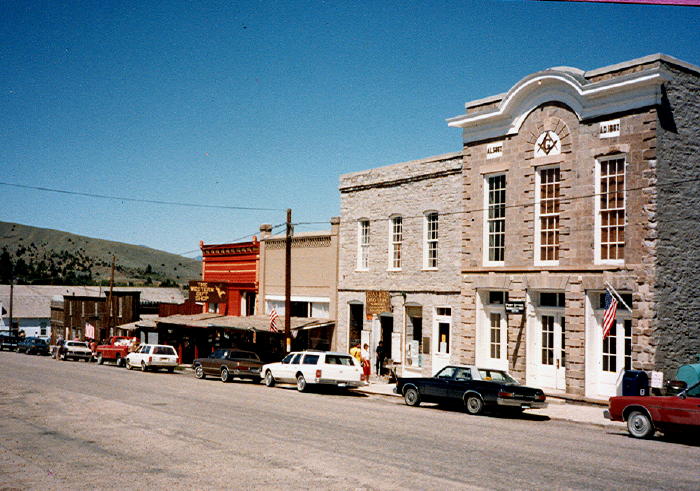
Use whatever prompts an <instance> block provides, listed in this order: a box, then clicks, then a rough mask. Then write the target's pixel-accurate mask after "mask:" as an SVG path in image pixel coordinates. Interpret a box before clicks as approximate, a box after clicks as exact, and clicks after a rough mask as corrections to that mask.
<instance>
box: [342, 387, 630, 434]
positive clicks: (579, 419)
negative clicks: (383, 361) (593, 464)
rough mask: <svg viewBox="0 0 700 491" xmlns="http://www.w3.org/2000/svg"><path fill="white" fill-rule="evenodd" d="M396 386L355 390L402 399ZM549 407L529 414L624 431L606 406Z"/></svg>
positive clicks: (552, 403) (554, 403)
mask: <svg viewBox="0 0 700 491" xmlns="http://www.w3.org/2000/svg"><path fill="white" fill-rule="evenodd" d="M395 386H396V385H395V384H388V383H385V382H371V383H370V384H369V385H366V386H364V387H360V388H358V389H355V390H357V391H359V392H364V393H365V394H373V395H380V396H388V397H399V398H400V397H401V396H400V395H399V394H394V392H393V390H394V387H395ZM547 404H548V405H547V407H546V408H543V409H528V410H527V411H526V412H527V414H537V415H540V416H547V417H549V418H550V419H552V420H559V421H571V422H575V423H585V424H591V425H596V426H602V427H612V428H620V429H623V428H624V427H625V426H624V424H623V423H619V422H612V421H608V420H607V419H605V418H604V417H603V410H604V409H605V407H604V406H599V405H595V404H586V403H579V402H575V403H574V402H569V401H566V400H564V399H559V398H556V397H554V396H550V395H548V396H547Z"/></svg>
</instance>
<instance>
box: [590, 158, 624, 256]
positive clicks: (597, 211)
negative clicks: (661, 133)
mask: <svg viewBox="0 0 700 491" xmlns="http://www.w3.org/2000/svg"><path fill="white" fill-rule="evenodd" d="M618 159H623V160H624V164H623V177H624V189H623V201H624V210H625V220H624V225H623V230H624V231H625V232H627V216H628V213H627V155H626V154H617V155H608V156H605V157H601V158H598V159H596V161H595V195H594V197H593V200H594V201H593V204H594V212H595V240H594V244H595V245H594V254H595V256H594V262H595V264H620V265H621V264H625V260H624V259H602V258H601V253H602V244H601V233H602V232H601V230H602V229H601V227H602V220H601V211H602V210H601V208H600V193H601V186H600V179H601V171H600V168H601V165H602V163H603V162H607V161H610V160H618ZM626 252H627V251H626V250H625V253H626Z"/></svg>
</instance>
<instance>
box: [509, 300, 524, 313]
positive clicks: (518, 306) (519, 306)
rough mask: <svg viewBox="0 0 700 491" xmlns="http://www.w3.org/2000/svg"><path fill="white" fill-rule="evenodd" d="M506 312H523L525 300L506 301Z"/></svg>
mask: <svg viewBox="0 0 700 491" xmlns="http://www.w3.org/2000/svg"><path fill="white" fill-rule="evenodd" d="M506 312H507V313H508V314H523V313H525V302H506Z"/></svg>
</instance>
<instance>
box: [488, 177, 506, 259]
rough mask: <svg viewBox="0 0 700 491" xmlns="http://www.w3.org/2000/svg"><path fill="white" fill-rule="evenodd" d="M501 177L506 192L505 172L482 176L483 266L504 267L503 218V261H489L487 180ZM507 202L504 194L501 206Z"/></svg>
mask: <svg viewBox="0 0 700 491" xmlns="http://www.w3.org/2000/svg"><path fill="white" fill-rule="evenodd" d="M499 176H503V177H505V186H506V187H505V189H506V191H507V189H508V176H507V175H506V173H505V172H498V173H495V174H484V176H483V190H484V192H483V195H484V196H483V199H484V201H483V203H484V230H483V234H484V240H483V247H482V249H483V262H484V266H504V265H505V248H506V242H505V240H506V235H505V233H506V232H505V224H506V218H507V217H505V216H504V218H503V227H504V228H503V260H502V261H491V260H490V259H489V252H490V249H489V193H490V188H489V180H490V179H491V178H495V177H499ZM507 201H508V195H507V194H506V200H505V202H504V203H503V206H504V207H505V206H506V203H507Z"/></svg>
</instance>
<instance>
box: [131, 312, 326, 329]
mask: <svg viewBox="0 0 700 491" xmlns="http://www.w3.org/2000/svg"><path fill="white" fill-rule="evenodd" d="M290 324H291V330H292V331H301V330H307V329H316V328H320V327H329V326H334V325H335V320H332V319H318V318H314V317H292V318H291V319H290ZM160 325H164V326H165V325H167V326H168V327H182V328H202V329H207V328H218V329H236V330H243V331H256V332H271V331H270V318H269V316H267V315H249V316H232V315H220V314H193V315H183V314H176V315H170V316H167V317H157V316H156V317H154V318H152V319H144V320H140V321H136V322H130V323H129V324H123V325H121V326H117V327H118V328H119V329H125V330H135V329H139V328H144V329H155V328H157V327H159V326H160ZM277 329H278V332H280V333H283V332H284V319H281V318H280V319H278V321H277Z"/></svg>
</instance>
